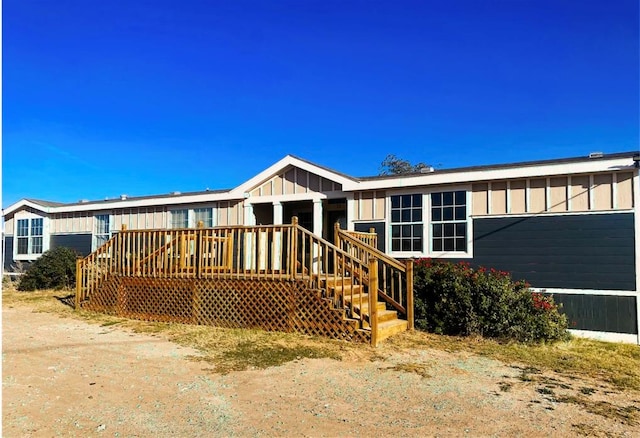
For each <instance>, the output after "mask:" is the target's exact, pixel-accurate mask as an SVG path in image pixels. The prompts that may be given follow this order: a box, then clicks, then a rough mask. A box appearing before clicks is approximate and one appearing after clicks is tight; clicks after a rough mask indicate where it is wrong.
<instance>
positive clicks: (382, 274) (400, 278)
mask: <svg viewBox="0 0 640 438" xmlns="http://www.w3.org/2000/svg"><path fill="white" fill-rule="evenodd" d="M367 234H370V233H356V232H353V231H346V230H341V229H340V224H338V223H336V224H335V232H334V236H335V240H336V246H337V247H339V248H340V249H342V250H343V251H345V252H347V253H349V254H351V255H353V256H354V257H356V258H357V259H359V260H362V261H363V262H364V263H368V262H369V260H371V259H374V260H377V262H378V272H377V274H378V296H379V297H380V298H382V299H383V300H384V301H385V302H387V303H389V304H390V305H391V306H392V307H394V308H395V309H396V310H397V311H398V312H399V313H400V314H402V315H403V316H405V317H406V318H407V321H408V327H409V328H410V329H412V328H413V319H414V315H413V260H411V259H409V260H407V261H406V262H405V263H401V262H399V261H398V260H396V259H394V258H392V257H389V256H388V255H387V254H385V253H384V252H382V251H380V250H379V249H377V248H376V247H374V246H372V245H369V244H368V243H367V242H370V241H372V239H371V238H370V237H368V236H363V235H367ZM362 237H365V238H362Z"/></svg>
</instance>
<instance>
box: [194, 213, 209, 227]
mask: <svg viewBox="0 0 640 438" xmlns="http://www.w3.org/2000/svg"><path fill="white" fill-rule="evenodd" d="M193 215H194V219H195V224H196V226H197V225H198V223H199V222H200V221H202V223H203V224H204V227H205V228H210V227H213V209H212V208H194V209H193Z"/></svg>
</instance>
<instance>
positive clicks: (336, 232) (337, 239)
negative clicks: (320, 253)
mask: <svg viewBox="0 0 640 438" xmlns="http://www.w3.org/2000/svg"><path fill="white" fill-rule="evenodd" d="M333 243H334V244H335V245H336V246H337V247H338V248H340V222H336V223H335V224H333Z"/></svg>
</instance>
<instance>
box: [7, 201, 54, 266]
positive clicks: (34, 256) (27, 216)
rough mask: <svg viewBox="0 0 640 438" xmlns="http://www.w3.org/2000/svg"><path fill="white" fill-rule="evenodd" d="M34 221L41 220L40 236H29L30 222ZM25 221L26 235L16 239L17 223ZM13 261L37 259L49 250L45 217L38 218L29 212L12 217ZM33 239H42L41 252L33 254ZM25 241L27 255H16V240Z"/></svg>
mask: <svg viewBox="0 0 640 438" xmlns="http://www.w3.org/2000/svg"><path fill="white" fill-rule="evenodd" d="M34 219H42V234H41V235H37V236H34V235H32V234H31V230H32V221H33V220H34ZM19 220H26V221H28V222H27V235H26V236H20V237H18V221H19ZM13 221H14V225H13V260H20V261H31V260H36V259H38V258H39V257H40V256H41V255H42V254H44V253H45V252H46V251H48V250H49V218H48V217H46V216H40V215H38V214H34V213H31V212H26V211H21V212H19V213H16V215H15V216H14V217H13ZM33 237H42V252H39V253H34V252H33V248H32V246H33V242H32V238H33ZM24 238H26V239H27V253H26V254H18V239H24Z"/></svg>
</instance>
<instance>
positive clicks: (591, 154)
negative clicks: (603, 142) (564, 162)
mask: <svg viewBox="0 0 640 438" xmlns="http://www.w3.org/2000/svg"><path fill="white" fill-rule="evenodd" d="M602 157H604V153H602V152H591V153H590V154H589V158H602Z"/></svg>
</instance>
